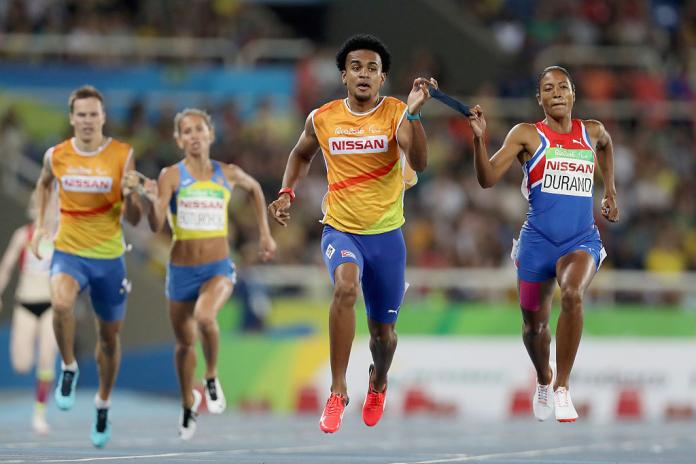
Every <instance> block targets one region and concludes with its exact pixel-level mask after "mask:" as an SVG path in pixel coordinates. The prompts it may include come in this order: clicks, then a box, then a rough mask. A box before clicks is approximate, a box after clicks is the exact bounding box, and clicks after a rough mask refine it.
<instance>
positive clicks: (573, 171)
mask: <svg viewBox="0 0 696 464" xmlns="http://www.w3.org/2000/svg"><path fill="white" fill-rule="evenodd" d="M594 167H595V164H594V153H592V151H591V150H569V149H566V148H558V147H555V148H549V149H548V150H546V167H545V168H544V178H543V179H542V183H541V191H542V192H546V193H556V194H559V195H572V196H576V197H591V196H592V185H593V183H594Z"/></svg>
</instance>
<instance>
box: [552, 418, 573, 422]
mask: <svg viewBox="0 0 696 464" xmlns="http://www.w3.org/2000/svg"><path fill="white" fill-rule="evenodd" d="M576 420H578V419H577V418H575V419H556V421H558V422H564V423H565V422H575V421H576Z"/></svg>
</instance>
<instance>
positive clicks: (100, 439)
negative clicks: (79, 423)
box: [90, 408, 111, 448]
mask: <svg viewBox="0 0 696 464" xmlns="http://www.w3.org/2000/svg"><path fill="white" fill-rule="evenodd" d="M90 438H91V439H92V444H93V445H94V446H96V447H97V448H103V447H104V445H106V444H107V443H108V442H109V439H110V438H111V423H110V422H109V409H108V408H104V409H100V408H97V417H96V420H95V421H94V424H92V433H91V435H90Z"/></svg>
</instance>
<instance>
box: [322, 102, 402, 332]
mask: <svg viewBox="0 0 696 464" xmlns="http://www.w3.org/2000/svg"><path fill="white" fill-rule="evenodd" d="M405 114H406V104H405V103H403V102H401V101H399V100H397V99H395V98H392V97H383V98H382V99H381V100H380V102H379V103H378V104H377V106H375V108H373V109H372V110H370V111H367V112H364V113H356V112H353V111H352V110H351V109H350V108H349V106H348V100H347V99H344V100H334V101H332V102H329V103H327V104H325V105H324V106H322V107H321V108H319V109H317V110H315V111H314V112H313V113H312V115H311V119H312V123H313V125H314V131H315V133H316V137H317V140H318V141H319V145H320V147H321V151H322V153H323V156H324V161H325V162H326V170H327V181H328V192H327V194H326V196H325V198H324V201H323V208H322V209H323V213H324V217H323V219H322V222H323V223H324V232H323V235H322V243H321V246H322V252H323V256H324V261H325V263H326V266H327V268H328V270H329V274H330V276H331V279H332V280H333V279H334V272H335V270H336V268H337V267H338V266H339V265H341V264H343V263H346V262H354V263H356V264H357V265H358V266H359V267H360V273H361V281H362V289H363V294H364V296H365V305H366V309H367V314H368V317H370V319H373V320H376V321H379V322H384V323H392V322H394V321H396V318H397V315H398V312H399V308H400V307H401V302H402V300H403V295H404V291H405V280H404V279H405V266H406V247H405V245H404V239H403V234H402V232H401V226H402V225H403V223H404V221H405V219H404V192H405V190H406V188H407V187H408V186H410V185H412V184H413V183H415V173H414V172H413V170H412V169H411V168H410V167H409V166H408V163H407V162H406V158H405V156H404V154H403V153H402V151H401V149H400V147H399V145H398V140H397V131H398V129H399V126H400V125H401V124H402V122H403V120H404V117H405Z"/></svg>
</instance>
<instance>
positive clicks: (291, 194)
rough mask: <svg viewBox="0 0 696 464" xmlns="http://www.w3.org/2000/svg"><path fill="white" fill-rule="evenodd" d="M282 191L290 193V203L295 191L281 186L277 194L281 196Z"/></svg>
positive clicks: (293, 198) (293, 199)
mask: <svg viewBox="0 0 696 464" xmlns="http://www.w3.org/2000/svg"><path fill="white" fill-rule="evenodd" d="M284 193H287V194H288V195H290V203H292V202H293V201H295V191H294V190H293V189H291V188H290V187H283V188H282V189H280V190H278V196H281V195H282V194H284Z"/></svg>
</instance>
